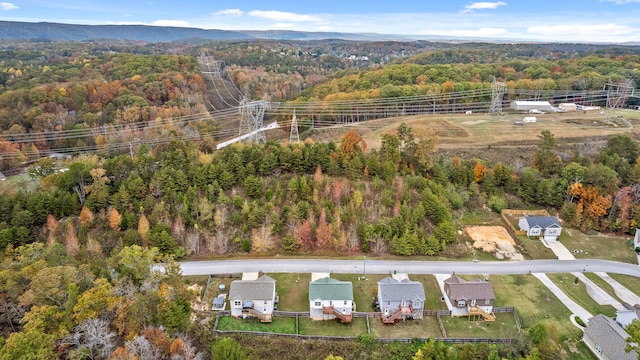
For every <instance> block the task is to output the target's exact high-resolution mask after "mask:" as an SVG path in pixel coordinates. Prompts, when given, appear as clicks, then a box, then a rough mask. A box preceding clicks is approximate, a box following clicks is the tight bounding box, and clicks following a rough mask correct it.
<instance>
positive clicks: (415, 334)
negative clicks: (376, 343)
mask: <svg viewBox="0 0 640 360" xmlns="http://www.w3.org/2000/svg"><path fill="white" fill-rule="evenodd" d="M369 325H370V326H371V334H372V335H373V336H375V337H377V338H393V339H413V338H425V339H426V338H428V337H431V336H433V337H442V332H441V331H440V326H439V325H438V320H437V319H436V317H435V316H425V317H424V319H422V320H406V321H400V322H399V323H396V324H395V325H383V324H382V320H380V318H376V319H369Z"/></svg>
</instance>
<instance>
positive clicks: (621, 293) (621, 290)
mask: <svg viewBox="0 0 640 360" xmlns="http://www.w3.org/2000/svg"><path fill="white" fill-rule="evenodd" d="M596 275H598V276H600V277H601V278H602V280H604V281H606V282H607V283H608V284H609V285H611V287H612V288H613V291H614V292H615V293H616V296H617V297H619V298H620V300H622V301H624V302H626V303H627V304H629V305H635V304H640V296H638V295H636V294H634V293H633V292H631V291H630V290H629V289H627V288H626V287H624V286H623V285H622V284H620V283H619V282H617V281H616V280H615V279H613V278H612V277H611V276H609V274H607V273H603V272H597V273H596Z"/></svg>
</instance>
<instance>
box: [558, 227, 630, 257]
mask: <svg viewBox="0 0 640 360" xmlns="http://www.w3.org/2000/svg"><path fill="white" fill-rule="evenodd" d="M629 239H630V237H629V236H619V235H603V234H596V235H586V234H583V233H581V232H580V231H578V230H575V229H563V230H562V235H561V236H560V241H561V242H562V243H563V244H564V245H565V246H566V247H567V249H569V251H571V252H572V253H573V254H574V255H573V256H575V257H576V259H580V258H591V259H604V260H613V261H620V262H626V263H630V264H637V263H638V257H637V256H636V253H635V252H634V251H633V249H632V248H631V245H629Z"/></svg>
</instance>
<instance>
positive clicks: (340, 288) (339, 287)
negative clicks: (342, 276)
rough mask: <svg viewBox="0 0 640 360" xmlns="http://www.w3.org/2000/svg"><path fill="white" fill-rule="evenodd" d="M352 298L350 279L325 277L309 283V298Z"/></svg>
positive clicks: (311, 299)
mask: <svg viewBox="0 0 640 360" xmlns="http://www.w3.org/2000/svg"><path fill="white" fill-rule="evenodd" d="M317 299H321V300H353V285H352V284H351V281H340V280H336V279H332V278H329V277H325V278H322V279H318V280H316V281H312V282H310V283H309V300H310V301H313V300H317Z"/></svg>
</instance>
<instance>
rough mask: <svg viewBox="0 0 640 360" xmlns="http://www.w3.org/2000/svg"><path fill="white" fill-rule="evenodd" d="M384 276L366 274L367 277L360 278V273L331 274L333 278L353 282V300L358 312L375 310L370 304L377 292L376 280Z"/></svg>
mask: <svg viewBox="0 0 640 360" xmlns="http://www.w3.org/2000/svg"><path fill="white" fill-rule="evenodd" d="M386 276H387V275H382V274H367V279H366V280H362V274H331V277H333V278H335V279H338V280H342V281H351V282H352V283H353V300H354V301H355V303H356V311H358V312H371V311H375V309H374V308H373V307H372V306H371V305H372V303H373V300H374V299H375V298H376V296H377V294H378V281H380V280H381V279H383V278H385V277H386ZM358 278H360V280H358Z"/></svg>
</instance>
